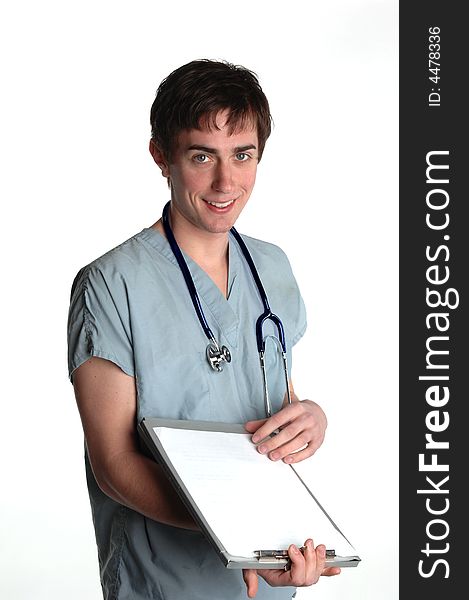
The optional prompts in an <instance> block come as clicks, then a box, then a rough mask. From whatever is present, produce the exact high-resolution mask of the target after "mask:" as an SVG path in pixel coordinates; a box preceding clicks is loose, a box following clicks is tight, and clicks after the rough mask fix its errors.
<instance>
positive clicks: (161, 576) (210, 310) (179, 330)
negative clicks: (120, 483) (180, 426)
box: [68, 228, 314, 600]
mask: <svg viewBox="0 0 469 600" xmlns="http://www.w3.org/2000/svg"><path fill="white" fill-rule="evenodd" d="M243 239H244V241H245V243H246V245H247V246H248V248H249V251H250V252H251V255H252V257H253V260H254V263H255V265H256V267H257V270H258V272H259V275H260V278H261V281H262V283H263V285H264V288H265V290H266V293H267V296H268V299H269V303H270V306H271V309H272V311H273V312H274V313H276V314H277V315H278V316H279V317H280V318H281V320H282V322H283V325H284V328H285V337H286V342H287V350H288V363H289V367H290V366H291V348H292V346H293V345H294V344H295V343H296V342H297V341H298V340H299V339H300V337H301V336H302V335H303V333H304V331H305V329H306V313H305V308H304V304H303V301H302V298H301V296H300V293H299V290H298V286H297V284H296V281H295V278H294V276H293V273H292V271H291V268H290V264H289V262H288V259H287V257H286V255H285V254H284V252H283V251H282V250H281V249H280V248H278V247H277V246H274V245H272V244H268V243H266V242H262V241H259V240H255V239H253V238H250V237H247V236H243ZM185 259H186V261H187V264H188V267H189V270H190V271H191V275H192V277H193V280H194V283H195V286H196V289H197V292H198V294H199V298H200V301H201V304H202V308H203V310H204V313H205V317H206V319H207V321H208V323H209V326H210V328H211V329H212V331H213V333H214V335H215V337H216V339H217V340H218V341H219V343H220V344H224V345H226V346H227V347H228V348H229V350H230V352H231V356H232V362H231V363H230V364H229V365H226V366H225V368H224V370H223V371H222V372H221V373H217V372H214V371H213V370H212V369H211V368H210V366H209V365H208V363H207V360H206V356H205V348H206V346H207V343H208V340H207V338H206V336H205V334H204V332H203V329H202V327H201V325H200V323H199V320H198V318H197V315H196V313H195V311H194V307H193V305H192V302H191V299H190V296H189V293H188V290H187V286H186V283H185V281H184V278H183V276H182V273H181V271H180V269H179V266H178V264H177V261H176V259H175V257H174V255H173V253H172V251H171V248H170V247H169V244H168V243H167V241H166V239H165V238H164V237H163V236H162V235H161V234H160V233H159V232H158V231H157V230H155V229H154V228H147V229H144V230H143V231H141V232H140V233H138V234H137V235H135V236H134V237H132V238H130V239H129V240H127V241H126V242H124V243H123V244H121V245H120V246H118V247H117V248H114V249H113V250H111V251H110V252H108V253H107V254H105V255H104V256H102V257H100V258H98V259H97V260H95V261H94V262H92V263H91V264H90V265H88V266H86V267H84V268H83V269H81V271H80V272H79V273H78V275H77V277H76V278H75V281H74V283H73V288H72V297H71V304H70V313H69V322H68V342H69V373H70V378H71V380H72V381H73V371H74V370H75V369H76V368H78V367H79V366H80V365H81V364H82V363H83V362H85V361H86V360H88V359H89V358H90V357H92V356H97V357H100V358H104V359H107V360H110V361H112V362H114V363H115V364H116V365H118V366H119V367H120V368H121V369H122V370H123V371H124V372H125V373H127V374H128V375H131V376H132V377H135V381H136V387H137V402H138V407H137V419H138V421H140V420H141V419H142V418H143V417H161V418H172V419H190V420H193V419H194V420H195V419H196V420H208V421H223V422H228V423H244V422H246V421H248V420H250V419H256V418H263V417H264V416H265V414H264V400H263V391H262V377H261V372H260V367H259V357H258V353H257V346H256V336H255V323H256V320H257V318H258V316H259V315H260V314H261V312H262V311H263V308H262V303H261V300H260V298H259V293H258V290H257V287H256V285H255V283H254V281H253V278H252V275H251V272H250V270H249V267H248V265H247V264H246V261H245V260H244V257H243V255H242V253H241V250H240V249H239V247H238V245H237V243H236V241H235V240H234V239H233V238H232V237H230V243H229V278H228V297H227V298H225V297H224V296H223V294H222V293H221V292H220V290H219V289H218V287H217V286H216V285H215V284H214V282H213V281H212V280H211V279H210V277H209V276H208V275H207V274H206V273H205V272H204V271H203V270H202V269H201V268H200V267H199V266H198V265H197V264H196V263H195V262H194V261H193V260H191V259H190V257H188V256H187V255H185ZM274 334H276V330H275V328H274V326H273V325H272V324H271V323H270V322H267V324H266V326H265V328H264V335H266V336H267V343H266V348H267V352H266V362H267V372H268V382H269V392H270V396H271V402H272V406H273V410H274V411H276V410H278V409H279V408H280V407H281V405H282V402H283V397H284V394H285V381H284V375H283V371H282V362H281V356H280V353H279V352H278V347H277V344H276V343H275V342H274V341H273V338H272V337H271V336H273V335H274ZM85 459H86V470H87V482H88V490H89V495H90V501H91V507H92V512H93V522H94V526H95V532H96V541H97V546H98V556H99V563H100V574H101V583H102V587H103V593H104V598H105V599H106V600H115V599H116V600H117V599H119V600H123V599H129V600H130V599H132V600H140V599H141V600H143V599H145V600H149V599H152V600H171V599H173V598H174V599H178V600H181V599H182V598H191V600H199V599H200V600H207V599H209V598H210V600H217V599H220V600H241V599H243V600H245V598H246V588H245V584H244V582H243V580H242V576H241V572H240V571H238V570H229V569H226V568H225V567H224V566H223V563H222V562H221V560H220V558H219V557H218V556H217V555H216V553H215V551H214V550H213V549H212V547H211V545H210V544H209V543H208V542H207V541H206V540H205V538H204V536H203V535H202V534H201V533H198V532H191V531H188V530H184V529H179V528H175V527H170V526H168V525H163V524H161V523H158V522H156V521H153V520H151V519H148V518H146V517H144V516H143V515H140V514H139V513H137V512H135V511H133V510H131V509H129V508H127V507H124V506H122V505H120V504H118V503H116V502H115V501H114V500H112V499H111V498H109V497H108V496H106V495H105V494H103V492H102V491H101V490H100V489H99V487H98V486H97V484H96V481H95V479H94V476H93V473H92V470H91V468H90V465H89V461H88V457H87V456H86V457H85ZM253 501H254V499H253ZM313 533H314V532H307V531H305V539H306V537H307V536H308V535H312V534H313ZM293 593H294V588H272V587H270V586H268V585H267V584H266V583H265V582H264V581H263V580H261V581H260V586H259V592H258V594H257V596H256V598H257V600H264V599H267V598H268V599H269V600H275V599H279V600H280V599H285V600H286V599H290V598H291V597H292V594H293Z"/></svg>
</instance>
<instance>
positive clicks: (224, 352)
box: [163, 202, 292, 417]
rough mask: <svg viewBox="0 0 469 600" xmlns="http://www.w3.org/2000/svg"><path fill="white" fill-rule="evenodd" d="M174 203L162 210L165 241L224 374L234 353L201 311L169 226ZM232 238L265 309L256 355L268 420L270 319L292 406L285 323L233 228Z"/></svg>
mask: <svg viewBox="0 0 469 600" xmlns="http://www.w3.org/2000/svg"><path fill="white" fill-rule="evenodd" d="M170 204H171V202H168V203H167V204H166V205H165V207H164V209H163V227H164V231H165V234H166V238H167V240H168V242H169V245H170V246H171V250H172V252H173V254H174V256H175V258H176V260H177V263H178V265H179V268H180V269H181V272H182V274H183V276H184V280H185V282H186V285H187V289H188V290H189V294H190V297H191V300H192V304H193V305H194V309H195V312H196V314H197V317H198V319H199V322H200V325H201V326H202V329H203V330H204V333H205V335H206V336H207V339H208V341H209V343H208V346H207V350H206V355H207V360H208V363H209V365H210V366H211V367H212V369H213V370H214V371H218V372H220V371H223V367H224V364H225V363H230V362H231V353H230V351H229V350H228V348H227V347H226V346H220V344H219V343H218V342H217V340H216V339H215V336H214V335H213V332H212V330H211V329H210V327H209V325H208V323H207V319H206V318H205V315H204V311H203V310H202V305H201V304H200V299H199V295H198V294H197V290H196V288H195V285H194V281H193V279H192V276H191V274H190V271H189V268H188V266H187V263H186V261H185V260H184V256H183V255H182V252H181V249H180V248H179V246H178V243H177V242H176V238H175V237H174V234H173V230H172V229H171V225H170V223H169V207H170ZM230 232H231V234H232V235H233V237H234V238H235V240H236V241H237V242H238V245H239V247H240V248H241V251H242V253H243V255H244V258H245V260H246V262H247V264H248V266H249V269H250V271H251V274H252V277H253V279H254V281H255V283H256V286H257V290H258V292H259V296H260V298H261V301H262V305H263V308H264V312H263V313H262V314H261V315H260V316H259V318H258V319H257V321H256V340H257V351H258V353H259V360H260V365H261V372H262V385H263V388H264V407H265V413H266V415H267V417H270V416H271V415H272V406H271V403H270V399H269V390H268V387H267V373H266V370H265V340H264V336H263V327H264V323H265V322H266V321H268V320H269V319H270V320H271V321H272V322H273V323H274V325H275V326H276V328H277V333H278V339H277V338H275V339H277V342H278V343H279V344H280V347H281V354H282V361H283V372H284V375H285V386H286V394H287V400H288V403H289V404H291V402H292V401H291V394H290V386H289V382H288V367H287V346H286V343H285V332H284V329H283V324H282V321H281V320H280V319H279V317H278V316H277V315H275V314H274V313H273V312H272V311H271V309H270V306H269V301H268V300H267V295H266V293H265V290H264V286H263V285H262V282H261V280H260V278H259V273H258V272H257V269H256V267H255V265H254V261H253V260H252V257H251V254H250V253H249V250H248V249H247V246H246V244H245V243H244V241H243V239H242V238H241V236H240V235H239V233H238V232H237V231H236V229H235V228H234V227H232V228H231V229H230Z"/></svg>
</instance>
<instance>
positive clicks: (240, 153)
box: [236, 152, 249, 161]
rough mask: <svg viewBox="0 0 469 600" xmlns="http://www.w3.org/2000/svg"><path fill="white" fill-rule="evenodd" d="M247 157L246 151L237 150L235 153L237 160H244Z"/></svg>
mask: <svg viewBox="0 0 469 600" xmlns="http://www.w3.org/2000/svg"><path fill="white" fill-rule="evenodd" d="M248 158H249V154H246V152H238V154H237V155H236V159H237V160H239V161H245V160H248Z"/></svg>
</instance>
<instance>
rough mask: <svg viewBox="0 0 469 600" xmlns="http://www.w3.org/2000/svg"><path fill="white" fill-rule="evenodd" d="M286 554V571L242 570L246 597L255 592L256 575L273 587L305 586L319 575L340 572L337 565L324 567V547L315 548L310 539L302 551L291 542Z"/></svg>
mask: <svg viewBox="0 0 469 600" xmlns="http://www.w3.org/2000/svg"><path fill="white" fill-rule="evenodd" d="M288 556H289V557H290V561H291V566H290V569H289V570H287V571H286V570H284V569H258V570H256V569H244V570H243V579H244V583H245V584H246V589H247V595H248V598H254V597H255V596H256V594H257V589H258V586H259V581H258V576H260V577H262V578H263V579H264V580H265V581H266V582H267V583H268V584H269V585H271V586H273V587H279V586H289V585H291V586H293V587H306V586H309V585H313V584H314V583H317V581H318V579H319V577H320V576H321V575H324V576H325V577H331V576H333V575H338V574H339V573H340V569H339V568H338V567H327V568H325V563H326V547H325V546H323V545H322V544H321V545H319V546H317V547H316V549H315V548H314V545H313V540H311V539H308V540H306V542H305V545H304V549H303V552H302V551H301V550H299V548H297V547H296V546H295V545H294V544H292V545H291V546H290V547H289V548H288Z"/></svg>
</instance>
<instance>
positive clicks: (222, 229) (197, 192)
mask: <svg viewBox="0 0 469 600" xmlns="http://www.w3.org/2000/svg"><path fill="white" fill-rule="evenodd" d="M225 121H226V113H225V112H220V113H219V114H218V115H217V120H216V123H217V126H218V127H219V129H215V128H213V129H212V130H211V131H210V130H208V129H202V130H198V129H190V130H184V131H182V132H181V133H180V135H179V136H178V140H177V144H176V148H175V150H174V152H173V156H172V160H171V163H170V164H169V165H168V166H167V171H168V173H167V175H166V176H169V179H170V184H171V209H172V211H171V216H172V221H173V228H175V230H176V229H179V231H180V233H183V232H187V233H190V234H192V235H193V234H194V233H196V231H195V230H197V232H198V233H200V232H205V233H212V234H224V233H226V232H228V231H229V230H230V228H231V227H232V226H233V225H234V223H235V221H236V219H237V218H238V216H239V214H240V213H241V211H242V210H243V208H244V206H245V204H246V202H247V201H248V199H249V196H250V195H251V192H252V189H253V187H254V182H255V180H256V171H257V162H258V139H257V130H256V127H255V126H254V125H252V126H249V127H247V128H246V129H243V130H241V131H238V132H234V133H233V134H232V135H229V128H228V127H227V126H226V125H225ZM163 174H165V173H164V170H163Z"/></svg>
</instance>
